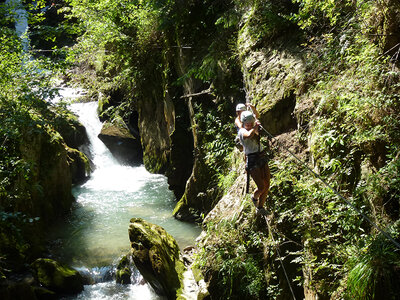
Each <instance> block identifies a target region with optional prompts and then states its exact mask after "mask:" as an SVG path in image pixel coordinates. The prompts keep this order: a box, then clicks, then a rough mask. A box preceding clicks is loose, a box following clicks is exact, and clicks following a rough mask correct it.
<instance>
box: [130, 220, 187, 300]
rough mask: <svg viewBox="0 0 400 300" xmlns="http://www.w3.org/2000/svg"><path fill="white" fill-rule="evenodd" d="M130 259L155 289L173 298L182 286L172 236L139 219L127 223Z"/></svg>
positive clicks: (181, 263)
mask: <svg viewBox="0 0 400 300" xmlns="http://www.w3.org/2000/svg"><path fill="white" fill-rule="evenodd" d="M129 239H130V241H131V252H132V259H133V261H134V263H135V265H136V267H137V268H138V269H139V271H140V273H141V274H142V276H143V277H144V279H145V280H147V281H148V282H149V283H150V285H151V286H152V287H153V288H154V290H155V291H156V292H157V293H159V294H162V295H166V296H167V297H168V299H176V298H177V297H178V295H180V293H181V291H182V288H183V273H184V271H185V267H184V264H183V262H182V260H181V259H180V251H179V247H178V244H177V243H176V241H175V239H174V238H173V237H172V236H171V235H170V234H168V233H167V232H166V231H165V230H164V229H163V228H162V227H160V226H158V225H154V224H151V223H149V222H146V221H144V220H142V219H139V218H133V219H131V222H130V225H129Z"/></svg>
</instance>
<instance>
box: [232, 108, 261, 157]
mask: <svg viewBox="0 0 400 300" xmlns="http://www.w3.org/2000/svg"><path fill="white" fill-rule="evenodd" d="M248 109H250V110H251V111H252V112H253V113H254V114H255V116H256V118H257V119H258V117H259V113H258V111H257V109H256V108H255V106H254V105H253V104H251V103H246V104H243V103H239V104H238V105H236V118H235V127H236V131H237V132H238V133H239V129H240V128H242V127H243V124H242V121H241V120H240V116H241V114H242V112H244V111H246V110H248ZM235 144H236V147H237V148H238V149H239V150H240V152H242V151H243V145H242V144H241V143H240V139H239V134H238V135H237V136H236V138H235Z"/></svg>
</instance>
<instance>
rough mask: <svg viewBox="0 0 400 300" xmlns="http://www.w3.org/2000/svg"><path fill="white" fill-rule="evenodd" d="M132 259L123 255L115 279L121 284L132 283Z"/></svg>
mask: <svg viewBox="0 0 400 300" xmlns="http://www.w3.org/2000/svg"><path fill="white" fill-rule="evenodd" d="M131 275H132V270H131V261H130V259H129V257H128V256H123V257H122V258H121V260H120V261H119V263H118V266H117V272H116V274H115V277H116V278H115V281H116V282H117V283H121V284H130V283H131Z"/></svg>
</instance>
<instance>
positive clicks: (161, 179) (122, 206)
mask: <svg viewBox="0 0 400 300" xmlns="http://www.w3.org/2000/svg"><path fill="white" fill-rule="evenodd" d="M96 108H97V103H95V102H91V103H76V104H72V105H71V109H72V110H73V111H75V112H76V113H77V114H78V115H79V118H80V120H81V122H82V123H83V125H85V127H86V130H87V132H88V136H89V139H90V143H91V151H92V156H93V162H94V164H95V166H96V169H95V170H94V172H93V173H92V175H91V178H90V179H89V180H88V181H87V182H86V183H85V184H83V185H81V186H78V187H75V188H74V189H73V194H74V196H75V197H76V200H77V201H76V205H75V207H74V209H73V211H72V215H71V217H70V218H69V219H68V220H67V222H62V224H60V226H59V227H58V228H55V229H54V233H53V234H52V236H53V235H54V237H53V238H54V239H55V243H54V247H53V249H52V251H53V253H54V255H55V256H56V258H58V259H61V260H63V261H64V262H66V263H69V264H70V265H72V266H73V267H75V268H77V269H78V270H80V271H81V272H82V273H85V274H88V275H90V277H91V278H93V280H95V281H96V284H94V285H87V286H85V290H84V292H83V293H82V294H80V295H78V296H77V297H72V298H68V299H160V298H159V296H157V295H156V294H155V293H154V292H153V291H152V289H151V288H150V287H149V285H147V284H143V283H142V284H140V282H141V280H142V278H141V275H140V274H139V273H137V272H136V274H135V275H134V276H132V280H133V281H134V284H131V285H126V286H124V285H119V284H116V283H115V280H114V279H113V278H112V275H113V270H114V268H115V264H116V262H117V260H118V259H119V258H120V257H121V256H122V255H124V254H126V253H127V252H128V251H129V247H130V243H129V236H128V227H129V220H130V219H131V218H133V217H140V218H143V219H145V220H147V221H149V222H151V223H155V224H158V225H160V226H162V227H163V228H165V229H166V230H167V232H169V233H170V234H171V235H172V236H174V237H175V239H176V240H177V242H178V244H179V246H180V247H181V249H182V248H183V247H185V246H188V245H193V244H194V239H195V238H196V237H197V236H198V234H199V233H200V231H201V229H200V228H199V227H197V226H195V225H193V224H188V223H183V222H180V221H177V220H176V219H174V218H173V217H172V210H173V208H174V205H175V204H176V201H175V199H174V195H173V193H172V192H171V191H170V190H169V189H168V184H167V180H166V178H165V176H162V175H155V174H150V173H149V172H147V171H146V169H145V168H144V167H143V166H140V167H130V166H123V165H120V164H119V163H118V162H117V161H116V160H115V159H114V158H113V156H112V154H111V153H110V152H109V151H108V149H107V148H106V147H105V145H104V144H103V143H102V142H101V141H100V140H99V139H98V138H97V135H98V133H99V132H100V129H101V126H102V125H101V123H100V121H99V120H98V118H97V114H96Z"/></svg>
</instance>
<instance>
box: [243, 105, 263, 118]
mask: <svg viewBox="0 0 400 300" xmlns="http://www.w3.org/2000/svg"><path fill="white" fill-rule="evenodd" d="M246 106H247V107H250V109H251V111H252V112H253V114H254V115H255V116H256V119H258V118H260V114H259V113H258V111H257V109H256V107H255V106H254V105H253V104H251V103H250V102H249V103H246Z"/></svg>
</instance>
